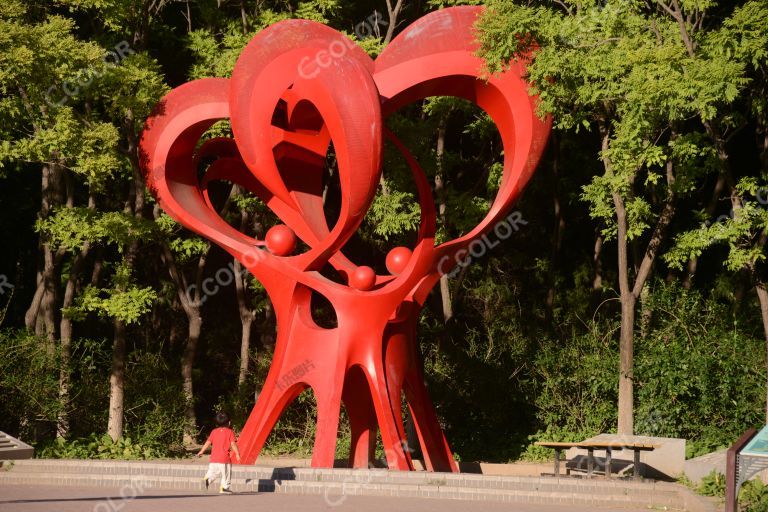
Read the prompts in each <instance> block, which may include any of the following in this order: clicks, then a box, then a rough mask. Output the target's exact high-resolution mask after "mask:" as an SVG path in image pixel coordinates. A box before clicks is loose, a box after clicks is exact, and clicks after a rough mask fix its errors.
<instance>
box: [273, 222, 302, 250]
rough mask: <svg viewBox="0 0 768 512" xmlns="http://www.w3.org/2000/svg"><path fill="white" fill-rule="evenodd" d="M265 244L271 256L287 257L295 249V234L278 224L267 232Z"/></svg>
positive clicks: (283, 225)
mask: <svg viewBox="0 0 768 512" xmlns="http://www.w3.org/2000/svg"><path fill="white" fill-rule="evenodd" d="M266 242H267V249H269V251H270V252H271V253H272V254H274V255H276V256H288V255H289V254H291V253H292V252H293V251H294V249H296V234H295V233H294V232H293V230H292V229H291V228H289V227H288V226H286V225H285V224H278V225H277V226H272V227H271V228H270V229H269V231H267V237H266Z"/></svg>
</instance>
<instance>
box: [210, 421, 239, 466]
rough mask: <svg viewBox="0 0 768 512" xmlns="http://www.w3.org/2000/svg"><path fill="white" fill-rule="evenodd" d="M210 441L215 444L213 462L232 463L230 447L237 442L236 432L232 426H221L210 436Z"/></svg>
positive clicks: (212, 451) (212, 449)
mask: <svg viewBox="0 0 768 512" xmlns="http://www.w3.org/2000/svg"><path fill="white" fill-rule="evenodd" d="M208 442H209V443H211V444H212V445H213V448H211V460H210V461H211V462H213V463H216V464H231V463H232V459H231V458H230V457H229V449H230V448H231V447H232V443H234V442H235V433H234V432H233V431H232V429H231V428H227V427H219V428H217V429H214V430H213V432H211V435H210V436H208Z"/></svg>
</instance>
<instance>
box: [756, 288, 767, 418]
mask: <svg viewBox="0 0 768 512" xmlns="http://www.w3.org/2000/svg"><path fill="white" fill-rule="evenodd" d="M755 290H756V291H757V298H758V299H759V300H760V315H761V316H762V319H763V334H764V336H765V350H766V352H765V353H766V363H765V369H766V372H767V374H768V289H767V288H766V286H765V283H764V282H763V281H761V280H759V281H758V282H757V285H756V286H755ZM765 422H766V423H768V381H767V382H766V402H765Z"/></svg>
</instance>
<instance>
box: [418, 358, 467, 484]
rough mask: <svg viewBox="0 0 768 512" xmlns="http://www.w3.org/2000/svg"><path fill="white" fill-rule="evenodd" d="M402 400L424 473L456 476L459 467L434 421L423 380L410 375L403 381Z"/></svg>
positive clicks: (430, 402) (422, 377) (431, 406)
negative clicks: (416, 440) (414, 435)
mask: <svg viewBox="0 0 768 512" xmlns="http://www.w3.org/2000/svg"><path fill="white" fill-rule="evenodd" d="M405 396H406V399H407V400H408V407H409V408H410V410H411V416H412V417H413V423H414V425H415V426H416V433H417V435H418V436H419V442H420V443H421V451H422V453H423V454H424V464H425V466H426V468H427V471H441V472H446V473H458V471H459V467H458V465H457V464H456V461H455V460H454V459H453V453H452V452H451V448H450V446H449V445H448V441H447V440H446V439H445V434H444V433H443V429H441V428H440V423H439V422H438V420H437V412H436V411H435V408H434V406H433V405H432V401H431V400H430V398H429V394H428V393H427V388H426V386H425V385H424V376H423V374H422V373H421V372H420V371H418V370H414V371H411V372H410V373H409V375H408V377H407V378H406V381H405Z"/></svg>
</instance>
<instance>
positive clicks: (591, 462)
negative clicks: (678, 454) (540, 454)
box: [534, 441, 659, 480]
mask: <svg viewBox="0 0 768 512" xmlns="http://www.w3.org/2000/svg"><path fill="white" fill-rule="evenodd" d="M534 444H535V445H536V446H543V447H544V448H552V449H553V450H555V476H560V453H561V452H562V451H563V450H566V449H569V448H582V449H586V450H587V477H589V478H591V477H592V475H593V473H594V468H595V456H594V451H595V450H605V477H606V478H610V477H611V455H612V452H613V451H614V450H632V451H633V452H634V458H633V462H634V465H633V469H632V477H633V478H634V479H635V480H640V478H642V467H641V465H640V452H643V451H648V452H649V451H653V450H655V449H656V448H658V447H659V445H655V444H646V443H620V442H615V441H613V442H599V441H597V442H596V441H581V442H578V443H555V442H546V441H537V442H536V443H534Z"/></svg>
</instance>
